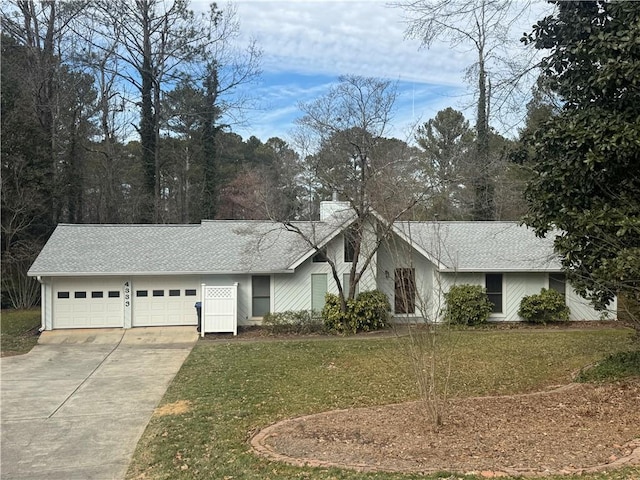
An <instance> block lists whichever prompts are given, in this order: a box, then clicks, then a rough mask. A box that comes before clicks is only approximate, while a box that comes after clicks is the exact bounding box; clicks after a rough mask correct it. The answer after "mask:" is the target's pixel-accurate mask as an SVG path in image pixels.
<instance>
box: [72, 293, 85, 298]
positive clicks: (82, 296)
mask: <svg viewBox="0 0 640 480" xmlns="http://www.w3.org/2000/svg"><path fill="white" fill-rule="evenodd" d="M73 298H87V292H74V294H73Z"/></svg>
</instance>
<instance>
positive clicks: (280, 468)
mask: <svg viewBox="0 0 640 480" xmlns="http://www.w3.org/2000/svg"><path fill="white" fill-rule="evenodd" d="M632 348H633V347H632V341H631V334H630V331H629V330H625V329H581V330H560V331H545V330H511V331H461V332H458V333H457V334H456V355H455V357H454V359H453V374H452V378H451V385H450V389H451V394H452V395H453V396H457V397H472V396H479V395H499V394H515V393H524V392H533V391H539V390H542V389H544V388H546V387H549V386H551V385H558V384H565V383H569V382H570V381H571V378H572V376H573V375H574V374H575V373H576V372H578V371H579V370H580V369H581V368H582V367H584V366H585V365H589V364H592V363H594V362H596V361H598V360H600V359H602V358H605V357H606V356H608V355H611V354H614V353H616V352H623V351H629V350H631V349H632ZM403 352H404V350H403V349H402V348H401V346H400V342H399V341H398V339H395V338H375V339H357V338H356V339H354V338H337V339H330V340H287V341H264V342H261V341H256V342H239V341H237V340H236V341H234V340H231V341H228V342H226V341H224V340H223V341H218V342H210V341H200V342H199V343H198V344H197V345H196V346H195V347H194V349H193V352H192V353H191V355H190V356H189V358H188V359H187V361H186V362H185V364H184V365H183V367H182V369H181V370H180V372H179V373H178V375H177V376H176V378H175V380H174V382H173V383H172V385H171V386H170V387H169V389H168V391H167V393H166V395H165V397H164V399H163V401H162V403H161V406H160V408H159V409H158V410H157V412H156V414H155V415H154V416H153V418H152V419H151V421H150V423H149V425H148V427H147V429H146V431H145V433H144V435H143V437H142V438H141V440H140V442H139V443H138V447H137V449H136V452H135V454H134V458H133V461H132V463H131V465H130V468H129V471H128V474H127V478H130V479H143V478H144V479H173V478H179V479H182V478H184V479H221V480H222V479H227V480H231V479H247V480H251V479H256V480H257V479H261V480H262V479H272V480H277V479H297V478H300V479H302V478H308V479H327V480H328V479H333V480H342V479H378V480H383V479H384V480H391V479H417V478H432V479H446V480H448V479H459V478H465V479H471V478H474V477H473V476H462V475H454V476H450V475H449V474H441V475H431V476H427V477H425V476H424V475H419V474H393V473H367V474H365V473H358V472H355V471H350V470H342V469H337V468H328V469H324V468H311V467H294V466H289V465H286V464H283V463H279V462H271V461H269V460H266V459H264V458H261V457H258V456H256V455H254V454H253V453H252V452H251V451H250V448H249V445H248V439H249V438H250V437H251V436H252V434H253V433H255V432H256V431H257V430H259V429H261V428H263V427H265V426H267V425H270V424H272V423H274V422H276V421H278V420H281V419H284V418H288V417H295V416H301V415H306V414H310V413H315V412H322V411H327V410H333V409H344V408H351V407H363V406H373V405H382V404H389V403H399V402H404V401H408V400H414V399H416V398H417V393H416V389H415V387H414V380H413V379H412V377H411V373H410V371H411V369H410V366H409V363H408V359H407V358H406V356H405V354H404V353H403ZM541 421H544V419H541ZM546 478H550V477H546ZM560 478H563V479H567V478H571V477H560ZM575 478H580V479H589V480H600V479H602V480H604V479H608V480H623V479H625V480H630V479H636V480H640V468H630V469H627V470H624V471H618V472H608V473H602V474H588V475H583V476H580V477H575Z"/></svg>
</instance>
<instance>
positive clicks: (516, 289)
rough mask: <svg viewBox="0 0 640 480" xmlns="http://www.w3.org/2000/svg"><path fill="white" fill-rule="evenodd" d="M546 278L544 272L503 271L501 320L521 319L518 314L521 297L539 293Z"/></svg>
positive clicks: (514, 320)
mask: <svg viewBox="0 0 640 480" xmlns="http://www.w3.org/2000/svg"><path fill="white" fill-rule="evenodd" d="M546 280H547V274H546V273H526V272H523V273H505V274H504V288H505V291H504V292H503V295H505V297H504V298H505V302H504V304H505V314H504V317H503V320H505V321H509V322H517V321H520V320H522V318H520V316H519V315H518V310H519V309H520V302H521V301H522V298H523V297H525V296H527V295H534V294H536V293H540V290H541V289H542V288H544V287H545V286H546V285H545V282H546ZM497 319H498V318H496V320H497Z"/></svg>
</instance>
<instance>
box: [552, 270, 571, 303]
mask: <svg viewBox="0 0 640 480" xmlns="http://www.w3.org/2000/svg"><path fill="white" fill-rule="evenodd" d="M549 290H555V291H556V292H558V293H559V294H560V295H562V296H563V297H564V296H566V294H567V280H566V278H565V276H564V273H550V274H549Z"/></svg>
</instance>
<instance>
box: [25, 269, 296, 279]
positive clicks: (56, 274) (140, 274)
mask: <svg viewBox="0 0 640 480" xmlns="http://www.w3.org/2000/svg"><path fill="white" fill-rule="evenodd" d="M280 273H284V274H290V273H295V271H294V270H291V269H276V270H245V271H195V272H192V271H172V272H133V271H128V272H31V271H29V272H27V276H29V277H153V276H162V277H167V276H187V275H273V274H280Z"/></svg>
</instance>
